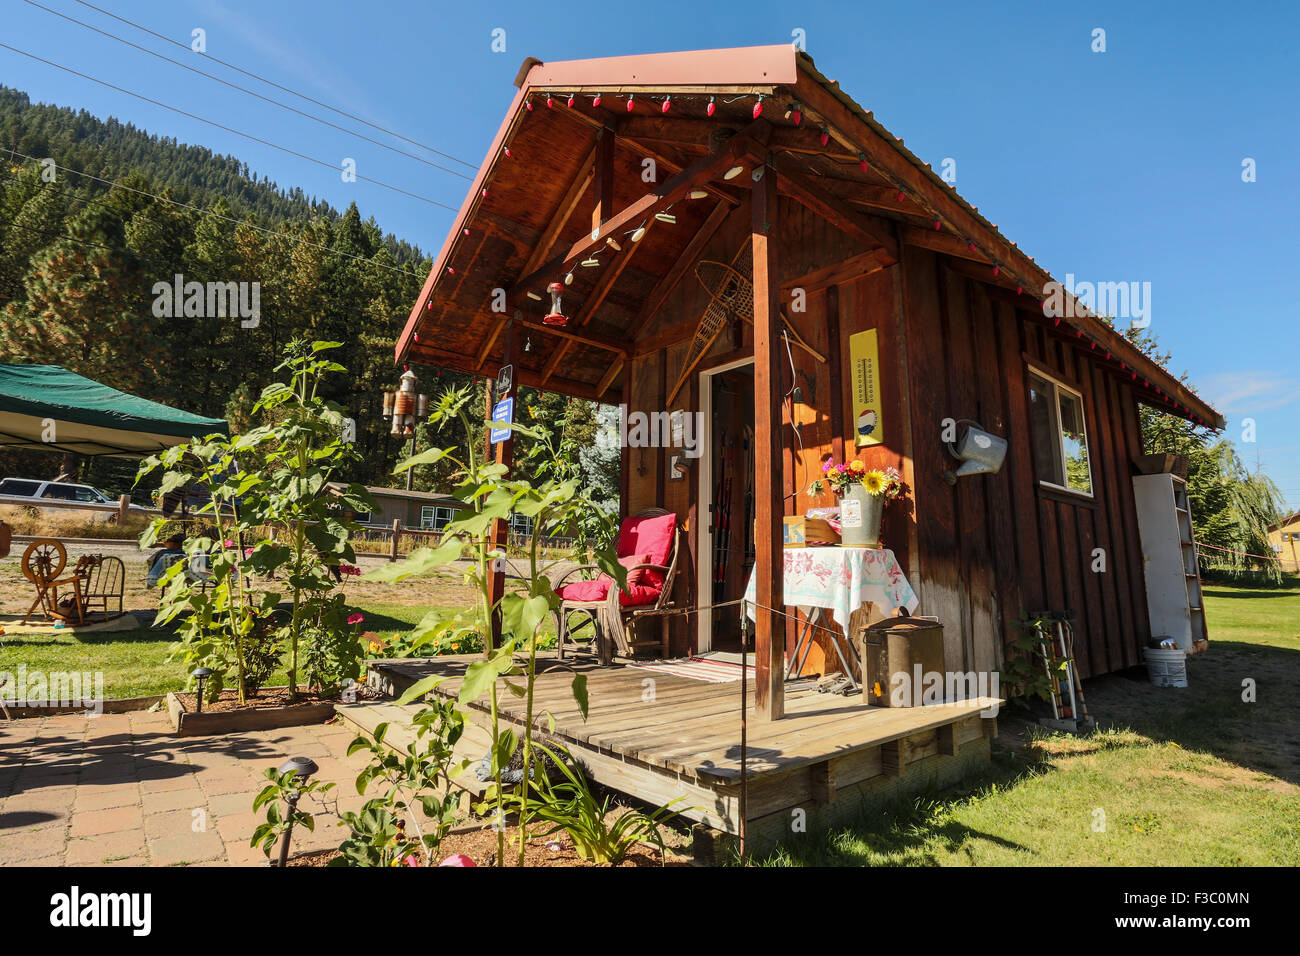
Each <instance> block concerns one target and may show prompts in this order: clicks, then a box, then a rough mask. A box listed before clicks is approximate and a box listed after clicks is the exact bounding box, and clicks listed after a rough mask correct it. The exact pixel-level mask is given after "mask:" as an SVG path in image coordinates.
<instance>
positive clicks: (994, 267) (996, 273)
mask: <svg viewBox="0 0 1300 956" xmlns="http://www.w3.org/2000/svg"><path fill="white" fill-rule="evenodd" d="M997 277H998V264H997V263H996V262H995V263H993V278H995V279H996V278H997Z"/></svg>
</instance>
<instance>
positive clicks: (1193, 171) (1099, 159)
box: [0, 0, 1300, 508]
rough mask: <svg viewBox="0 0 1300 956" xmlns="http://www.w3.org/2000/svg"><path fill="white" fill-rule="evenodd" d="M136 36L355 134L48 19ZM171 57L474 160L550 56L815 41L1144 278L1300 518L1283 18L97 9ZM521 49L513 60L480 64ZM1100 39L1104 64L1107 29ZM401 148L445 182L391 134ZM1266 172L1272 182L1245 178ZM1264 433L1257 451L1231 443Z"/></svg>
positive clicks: (1052, 240) (1068, 241)
mask: <svg viewBox="0 0 1300 956" xmlns="http://www.w3.org/2000/svg"><path fill="white" fill-rule="evenodd" d="M40 2H41V3H42V4H43V5H45V6H47V7H50V8H53V9H56V10H59V11H61V12H63V13H65V14H67V15H69V16H73V17H76V18H78V19H81V20H84V21H86V22H88V23H92V24H94V25H95V26H98V27H99V28H101V29H103V30H106V31H108V32H111V33H115V34H117V35H119V36H123V37H126V38H127V39H130V40H131V41H132V42H134V43H138V44H140V45H142V46H147V47H150V48H151V49H156V50H158V51H159V52H164V53H166V54H167V55H169V56H173V57H175V58H177V59H181V60H182V61H184V62H188V63H191V64H193V65H195V66H198V67H201V68H205V69H207V70H209V71H210V72H214V73H218V74H220V75H222V76H225V77H227V78H229V79H230V80H232V81H233V82H238V83H240V84H241V85H249V86H251V87H252V88H255V89H257V90H258V91H259V92H262V93H264V94H266V95H271V96H273V97H275V98H279V99H283V100H286V101H287V102H291V103H293V104H294V105H295V106H298V107H299V108H302V109H305V110H307V111H309V112H316V113H319V114H321V115H324V116H326V117H327V118H330V119H332V120H337V121H338V122H339V123H340V125H352V126H355V124H351V123H349V122H348V121H346V120H342V119H340V118H339V117H337V116H333V115H332V114H329V113H326V112H324V111H322V110H320V108H319V107H313V106H310V105H308V104H305V103H303V102H301V101H299V100H296V99H294V98H292V97H289V96H288V94H284V93H279V92H276V91H272V90H270V89H269V88H266V87H264V86H262V85H261V84H257V83H256V82H255V81H249V80H247V79H245V78H241V77H239V76H237V75H234V74H230V73H228V72H227V71H225V70H224V68H222V67H221V66H220V65H218V64H214V63H210V62H208V63H205V62H203V61H202V60H201V58H200V57H198V56H197V55H195V54H191V53H187V52H186V51H182V50H180V49H178V48H176V47H170V46H168V45H166V44H163V43H162V42H161V41H159V40H156V39H154V38H151V37H148V36H146V35H145V34H142V33H140V32H138V31H136V30H133V29H132V28H131V27H129V26H126V25H124V24H121V23H119V22H117V21H114V20H111V19H109V18H108V17H105V16H103V15H102V14H100V13H97V12H95V11H94V10H91V9H88V8H86V7H84V6H82V5H80V4H78V3H76V2H74V0H40ZM93 2H95V4H96V5H97V6H101V7H104V8H106V9H113V10H114V12H119V13H120V14H121V15H123V16H126V17H129V18H130V19H132V20H134V21H136V22H137V23H140V24H143V25H145V26H148V27H150V28H151V29H153V30H156V31H157V32H159V33H162V34H164V35H166V36H168V37H171V38H173V39H176V40H181V41H185V42H186V43H188V42H189V40H190V37H191V35H192V31H193V30H194V29H196V28H201V29H203V30H204V31H206V40H207V49H208V52H209V53H210V54H213V55H216V56H219V57H221V58H223V59H226V60H229V61H231V62H233V63H235V64H237V65H239V66H242V67H244V68H246V69H249V70H252V71H254V72H257V73H260V74H262V75H264V76H267V77H269V78H270V79H273V80H275V81H276V82H278V83H281V84H283V85H285V86H287V87H290V88H292V89H294V90H297V91H300V92H302V93H305V94H307V95H309V96H312V97H313V98H315V99H318V100H320V101H322V102H325V103H328V104H330V105H332V106H336V107H338V108H339V109H343V110H346V111H348V112H350V113H354V114H357V115H359V116H361V117H364V118H365V119H367V120H369V121H370V122H372V123H375V124H378V125H380V126H383V127H387V128H388V129H390V130H393V131H395V132H397V133H400V134H402V135H403V136H406V137H410V138H411V139H414V140H417V141H418V142H420V143H423V144H426V145H429V146H433V147H436V148H437V149H439V150H442V151H444V152H446V153H449V154H451V155H453V156H456V157H458V158H460V159H462V160H466V161H468V162H470V163H472V164H475V165H476V164H477V163H478V162H479V161H480V160H481V159H482V157H483V154H484V152H485V151H486V149H487V147H488V144H489V143H490V141H491V137H492V135H493V134H494V133H495V131H496V128H497V126H498V124H499V123H500V121H501V117H502V115H503V113H504V110H505V108H506V107H507V105H508V104H509V102H510V99H511V96H512V95H513V93H514V87H513V85H512V80H513V78H514V76H515V72H516V70H517V68H518V66H519V64H520V62H521V61H522V60H523V58H524V57H525V56H536V57H539V58H541V59H544V60H559V59H570V58H579V57H594V56H611V55H619V54H628V53H644V52H655V51H661V50H689V49H704V48H712V47H724V46H748V45H756V44H764V43H782V42H788V41H790V39H791V37H792V31H794V30H796V29H801V30H803V31H804V33H805V35H806V42H807V48H808V52H809V53H810V54H812V56H813V57H814V58H815V59H816V61H817V65H818V67H819V69H821V71H822V72H823V73H825V74H826V75H827V76H829V77H831V78H833V79H836V80H838V81H839V82H840V85H841V86H842V87H844V88H845V89H846V90H847V91H848V92H850V93H851V94H852V95H853V96H854V97H855V98H856V99H857V100H858V101H859V102H860V103H862V104H863V105H864V106H865V107H866V108H868V109H872V110H874V111H875V115H876V118H877V119H878V120H880V121H881V122H882V123H884V124H885V126H886V127H888V128H889V129H891V130H892V131H893V132H894V133H896V134H897V135H900V136H902V137H904V138H905V139H906V141H907V145H908V146H909V147H910V148H911V149H912V150H913V151H915V152H916V153H917V154H918V155H919V156H921V157H922V158H923V159H925V160H927V161H929V162H930V163H931V164H932V165H934V166H936V167H938V166H939V164H940V163H941V162H942V161H943V160H944V159H945V158H952V159H954V160H955V161H956V170H957V188H958V190H959V191H960V192H961V193H962V194H963V195H964V196H965V197H966V198H967V199H969V200H970V201H971V202H973V203H974V204H976V205H977V206H979V207H980V210H981V212H984V213H986V214H988V215H989V218H990V219H991V220H992V221H994V222H996V223H998V225H999V226H1000V227H1001V229H1002V231H1003V232H1004V233H1005V234H1006V235H1008V236H1009V237H1010V238H1012V239H1013V240H1015V241H1016V242H1017V243H1018V244H1019V245H1020V247H1021V248H1023V249H1025V250H1027V251H1028V252H1029V254H1031V255H1033V256H1035V257H1036V259H1037V261H1038V262H1039V263H1040V264H1042V265H1043V266H1044V267H1046V268H1047V269H1048V270H1050V271H1051V272H1052V273H1053V274H1054V275H1055V276H1056V277H1057V278H1058V279H1064V277H1065V274H1066V273H1073V274H1074V275H1075V276H1076V277H1077V278H1078V279H1079V280H1093V281H1139V282H1150V283H1151V289H1152V294H1151V320H1152V321H1151V329H1152V331H1153V332H1155V333H1156V334H1157V335H1158V337H1159V339H1160V343H1161V345H1162V346H1163V347H1165V348H1167V349H1169V350H1170V351H1172V352H1173V356H1174V358H1173V362H1172V365H1171V368H1172V370H1173V371H1175V372H1183V371H1186V372H1188V373H1189V374H1190V376H1191V383H1192V385H1193V386H1194V387H1195V388H1196V389H1197V390H1198V391H1199V392H1200V394H1201V395H1202V396H1204V397H1205V398H1207V399H1209V400H1210V401H1211V402H1213V403H1214V404H1215V405H1216V407H1218V408H1219V410H1220V411H1222V412H1224V413H1225V414H1226V415H1227V416H1228V419H1229V428H1228V432H1227V435H1228V437H1229V438H1231V439H1232V440H1233V441H1234V443H1235V444H1236V445H1237V448H1238V451H1239V452H1240V453H1241V455H1242V457H1243V459H1244V460H1245V461H1246V462H1247V463H1248V464H1250V465H1251V466H1254V465H1255V464H1256V462H1258V463H1259V464H1261V465H1262V466H1263V468H1264V470H1265V471H1267V472H1268V473H1269V474H1270V475H1272V476H1273V478H1274V479H1275V480H1276V481H1277V483H1278V484H1279V485H1280V486H1281V488H1282V490H1283V491H1284V493H1285V494H1286V496H1287V499H1288V501H1289V503H1290V504H1291V506H1292V507H1293V508H1300V428H1297V426H1296V423H1295V418H1296V415H1297V413H1298V412H1300V354H1297V348H1296V342H1297V336H1296V335H1295V333H1294V331H1293V329H1294V328H1295V321H1296V320H1295V317H1294V312H1295V305H1294V304H1293V302H1294V298H1295V296H1294V293H1293V290H1292V286H1293V284H1294V282H1295V277H1296V274H1297V269H1296V262H1297V260H1298V259H1300V237H1298V232H1297V225H1296V224H1297V223H1298V222H1300V189H1298V188H1297V185H1296V184H1297V169H1296V166H1297V156H1300V124H1297V122H1296V106H1295V102H1296V95H1297V92H1298V91H1297V86H1298V85H1300V83H1298V82H1297V80H1298V79H1300V69H1297V67H1296V65H1295V63H1296V61H1295V55H1294V50H1293V42H1294V37H1295V35H1296V34H1297V32H1298V29H1300V13H1298V12H1297V8H1296V7H1295V6H1294V5H1289V4H1285V3H1276V4H1251V3H1246V4H1235V5H1231V6H1226V7H1225V6H1223V5H1221V4H1211V3H1199V2H1184V3H1144V4H1136V3H1086V4H1068V5H1067V4H1058V3H1024V4H983V3H981V4H975V3H971V4H962V3H944V4H933V3H927V4H888V5H886V4H873V3H833V4H832V3H814V2H807V3H803V4H789V3H775V2H771V0H754V2H750V3H746V4H744V5H740V4H735V3H725V4H723V3H712V4H711V3H708V2H703V0H695V2H691V3H682V2H675V0H663V2H656V3H653V4H644V5H642V4H637V5H624V6H619V5H610V4H596V5H593V4H568V3H550V4H537V3H522V2H520V3H504V4H500V3H487V2H482V3H454V4H446V3H408V2H377V0H376V2H371V3H366V4H358V3H354V2H339V0H310V2H308V0H275V2H274V3H268V2H266V0H260V2H252V0H220V2H216V0H167V2H159V0H139V2H133V3H131V4H119V3H113V2H112V0H93ZM0 9H3V17H2V18H0V22H3V28H0V34H2V35H3V36H2V40H3V42H5V43H8V44H10V45H11V46H15V47H19V48H21V49H24V50H27V51H29V52H31V53H35V54H37V55H39V56H42V57H44V58H46V59H49V60H53V61H55V62H57V63H60V64H63V65H66V66H70V67H72V68H74V69H77V70H79V71H80V72H83V73H87V74H90V75H92V76H96V77H99V78H100V79H103V80H106V81H108V82H111V83H114V84H116V85H118V86H122V87H125V88H127V89H130V90H134V91H137V92H140V93H143V94H145V95H147V96H150V97H152V98H154V99H158V100H161V101H163V102H165V103H169V104H171V105H173V106H176V107H179V108H181V109H184V110H187V111H189V112H192V113H196V114H198V115H201V116H204V117H207V118H209V119H212V120H214V121H216V122H219V123H222V124H223V125H227V126H232V127H236V128H239V129H242V130H244V131H246V132H248V133H250V134H252V135H254V136H258V137H261V138H263V139H268V140H271V141H273V142H275V143H278V144H281V145H283V146H286V147H290V148H293V149H295V150H297V151H299V152H303V153H307V154H309V155H312V156H317V157H320V158H322V159H325V160H328V161H329V162H331V163H339V162H342V160H343V158H344V157H351V158H354V159H355V160H356V161H357V171H358V172H359V173H361V174H362V175H363V176H368V177H371V178H374V179H379V180H383V181H385V182H388V183H391V184H393V185H395V186H399V187H401V188H403V189H406V190H408V191H410V192H413V193H418V194H420V195H422V196H426V197H428V198H430V199H433V200H436V201H438V202H441V203H445V204H446V205H449V206H453V207H455V206H459V204H460V202H461V200H462V199H463V198H464V195H465V191H466V188H467V185H468V183H467V182H466V180H464V179H461V178H458V177H456V176H452V175H448V174H447V173H444V172H440V171H438V170H435V169H432V168H430V167H429V166H427V165H424V164H421V163H419V162H416V161H415V160H412V159H409V158H407V157H404V156H399V155H396V154H394V153H391V152H388V151H387V150H383V149H381V148H379V147H376V146H373V145H371V144H368V143H364V142H361V141H360V140H357V139H354V138H352V137H349V136H346V135H344V134H343V133H339V132H337V131H334V130H330V129H327V128H325V127H323V126H320V125H318V124H316V123H313V122H311V121H310V120H306V119H302V118H300V117H297V116H294V115H292V114H290V113H287V112H286V111H284V110H281V109H279V108H277V107H275V106H272V105H270V104H266V103H262V102H259V101H257V100H254V99H252V98H250V97H248V96H245V95H244V94H242V93H239V92H237V91H235V90H232V89H230V88H228V87H223V86H221V85H219V84H216V83H213V82H212V81H210V80H207V79H204V78H202V77H199V76H195V75H193V74H190V73H187V72H185V71H183V70H181V69H180V68H178V67H176V66H173V65H171V64H168V63H164V62H162V61H159V60H155V59H154V58H152V57H149V56H147V55H145V54H143V53H140V52H138V51H136V50H132V49H130V48H128V47H125V46H123V45H121V44H119V43H117V42H116V41H114V40H111V39H108V38H105V37H103V36H100V35H97V34H94V33H91V32H90V31H88V30H86V29H84V28H83V27H80V26H77V25H76V24H73V23H69V22H67V21H66V20H61V19H59V18H57V17H55V16H53V15H51V14H49V13H47V12H45V11H44V10H40V9H37V8H36V7H33V6H30V5H29V4H27V3H25V2H23V0H0ZM496 28H501V29H504V30H505V39H506V51H505V52H504V53H494V52H492V50H491V41H492V31H493V30H494V29H496ZM1096 28H1101V29H1104V30H1105V31H1106V35H1105V39H1106V51H1105V52H1104V53H1095V52H1093V51H1092V49H1091V47H1092V42H1093V41H1092V32H1093V30H1094V29H1096ZM0 82H4V83H5V84H7V85H9V86H13V87H17V88H19V89H23V90H26V91H27V92H28V93H30V94H31V96H32V97H33V99H36V100H40V101H44V102H52V103H57V104H61V105H65V106H71V107H74V108H78V109H85V110H87V111H89V112H91V113H93V114H95V115H98V116H108V115H114V116H117V117H119V118H121V119H123V120H126V121H129V122H132V123H134V124H136V125H137V126H141V127H143V128H145V129H147V130H149V131H151V132H155V133H160V134H164V135H168V136H175V137H176V138H178V139H180V140H182V141H185V142H191V143H200V144H203V145H205V146H208V147H209V148H211V149H214V150H216V151H219V152H228V153H232V154H234V155H236V156H238V157H240V158H241V159H243V160H244V161H246V162H247V163H248V164H249V166H250V167H251V168H252V169H253V170H254V171H256V172H258V173H260V174H265V175H268V176H270V177H271V178H272V179H273V180H275V181H276V182H278V183H279V184H280V185H282V186H292V185H299V186H301V187H302V188H303V189H304V190H306V191H307V192H308V193H309V194H313V195H316V196H319V197H322V198H325V199H327V200H329V201H330V202H332V203H333V204H335V205H336V206H339V207H344V206H346V205H347V203H348V202H350V201H352V200H354V199H355V200H356V202H357V203H358V205H359V206H360V208H361V211H362V214H363V215H364V216H369V215H374V216H375V218H376V219H377V220H378V222H379V223H380V225H381V226H382V227H383V228H384V229H385V230H386V231H390V232H393V233H395V234H397V235H399V236H401V237H403V238H406V239H408V240H410V241H412V242H415V243H417V244H419V245H420V246H422V247H424V248H425V249H426V250H429V251H436V250H437V248H438V247H439V246H440V245H441V243H442V240H443V238H444V237H445V235H446V233H447V230H448V228H449V226H450V223H451V213H450V212H448V211H447V210H445V209H442V208H440V207H438V206H435V205H431V204H428V203H425V202H423V201H421V200H418V199H412V198H410V197H407V196H402V195H399V194H397V193H394V192H390V191H387V190H385V189H382V188H380V187H378V186H374V185H371V184H367V183H365V182H356V183H350V184H349V183H344V182H342V181H341V178H340V176H339V175H338V174H337V173H334V172H330V171H329V170H326V169H324V168H322V167H320V166H316V165H312V164H310V163H308V162H306V161H304V160H301V159H297V158H294V157H291V156H288V155H286V154H284V153H281V152H278V151H276V150H274V149H272V148H270V147H267V146H263V145H259V144H256V143H253V142H250V141H248V140H246V139H243V138H241V137H239V136H236V135H233V134H230V133H225V132H222V131H220V130H217V129H214V128H212V127H211V126H207V125H204V124H202V123H200V122H197V121H194V120H190V119H186V118H183V117H181V116H178V115H176V114H175V113H171V112H168V111H166V110H164V109H161V108H159V107H157V106H153V105H150V104H147V103H143V102H140V101H139V100H135V99H133V98H131V97H129V96H126V95H124V94H121V93H118V92H114V91H111V90H108V89H105V88H103V87H100V86H97V85H95V84H94V83H91V82H89V81H87V80H85V79H81V78H79V77H75V76H71V75H69V74H66V73H62V72H60V71H58V70H56V69H54V68H52V67H49V66H46V65H44V64H41V63H36V62H33V61H31V60H28V59H26V58H25V57H22V56H19V55H18V54H15V53H12V52H10V51H8V50H4V49H0ZM366 132H367V133H371V134H373V135H375V136H376V138H379V139H381V140H383V141H385V142H388V143H390V144H392V145H394V146H397V147H399V148H402V149H405V150H408V151H410V152H415V153H420V154H421V155H425V156H427V157H428V158H429V159H430V160H433V161H437V162H439V163H444V164H446V165H448V166H450V167H451V168H454V169H458V170H462V171H464V172H465V173H466V174H468V173H469V172H470V171H469V170H468V169H466V168H465V167H463V166H460V165H458V164H455V163H446V161H445V160H442V159H440V158H439V157H437V156H434V155H432V154H428V153H423V151H421V150H420V149H419V148H418V147H413V146H411V145H409V144H407V143H404V142H402V141H400V140H396V139H393V138H391V137H388V136H385V135H384V134H378V133H374V131H373V130H366ZM1247 157H1249V158H1252V159H1254V160H1255V163H1256V168H1257V181H1256V182H1252V183H1245V182H1243V181H1242V176H1241V172H1242V161H1243V159H1245V158H1247ZM1244 419H1253V420H1254V421H1255V424H1256V437H1257V441H1256V442H1254V443H1246V442H1243V441H1242V434H1243V431H1242V429H1243V420H1244Z"/></svg>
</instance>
